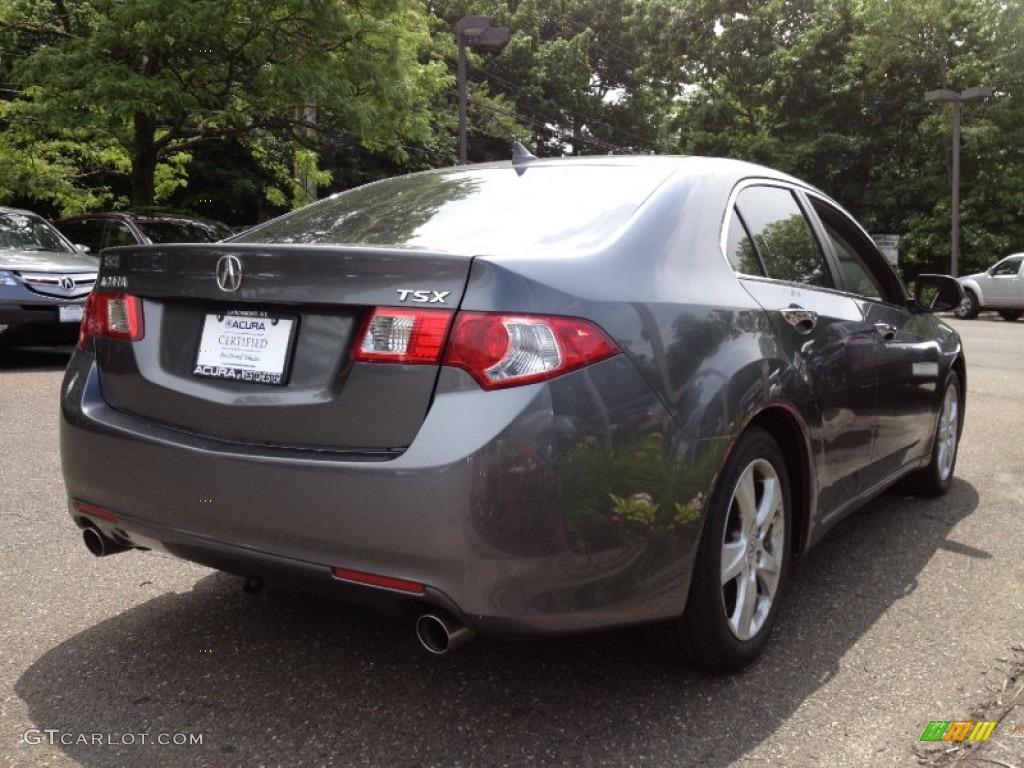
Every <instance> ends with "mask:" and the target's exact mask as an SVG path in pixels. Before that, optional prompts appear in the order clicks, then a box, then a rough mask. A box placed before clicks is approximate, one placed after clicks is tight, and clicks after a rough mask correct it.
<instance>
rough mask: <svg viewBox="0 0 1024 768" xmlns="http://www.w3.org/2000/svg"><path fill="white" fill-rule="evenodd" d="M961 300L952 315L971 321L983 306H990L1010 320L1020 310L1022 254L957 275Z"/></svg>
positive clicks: (1023, 276)
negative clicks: (969, 273)
mask: <svg viewBox="0 0 1024 768" xmlns="http://www.w3.org/2000/svg"><path fill="white" fill-rule="evenodd" d="M959 280H960V285H962V286H963V287H964V294H965V297H966V298H965V299H964V301H963V303H962V304H960V306H959V307H957V308H956V316H957V317H961V318H963V319H965V320H973V319H974V318H975V317H977V316H978V313H979V312H981V311H982V310H985V309H994V310H995V311H996V312H998V313H999V316H1000V317H1001V318H1003V319H1004V320H1009V321H1010V322H1013V321H1015V320H1016V319H1017V318H1019V317H1020V316H1021V313H1022V312H1024V253H1015V254H1012V255H1011V256H1007V257H1006V258H1005V259H1003V260H1002V261H998V262H996V263H995V264H993V265H992V266H991V267H989V268H988V269H987V270H985V271H984V272H978V273H977V274H974V275H966V276H964V277H961V278H959Z"/></svg>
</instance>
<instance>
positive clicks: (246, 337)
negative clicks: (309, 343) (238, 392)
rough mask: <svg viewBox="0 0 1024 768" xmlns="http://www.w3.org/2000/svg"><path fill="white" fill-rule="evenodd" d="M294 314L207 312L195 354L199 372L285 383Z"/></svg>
mask: <svg viewBox="0 0 1024 768" xmlns="http://www.w3.org/2000/svg"><path fill="white" fill-rule="evenodd" d="M294 332H295V318H293V317H272V316H271V315H270V314H268V313H266V312H244V311H236V312H227V313H224V314H208V315H207V316H206V318H205V319H204V320H203V334H202V337H201V338H200V340H199V352H198V353H197V355H196V364H195V368H194V369H193V370H192V373H193V374H194V375H196V376H208V377H211V378H215V379H232V380H234V381H251V382H254V383H257V384H277V385H283V384H284V383H285V382H286V374H287V370H288V357H289V352H290V351H291V346H292V337H293V336H294Z"/></svg>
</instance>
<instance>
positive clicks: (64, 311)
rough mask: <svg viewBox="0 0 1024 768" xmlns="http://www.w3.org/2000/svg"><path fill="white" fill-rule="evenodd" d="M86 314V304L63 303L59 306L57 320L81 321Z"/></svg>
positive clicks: (67, 321) (64, 321)
mask: <svg viewBox="0 0 1024 768" xmlns="http://www.w3.org/2000/svg"><path fill="white" fill-rule="evenodd" d="M84 316H85V305H84V304H61V305H60V306H58V307H57V321H58V322H61V323H80V322H82V318H83V317H84Z"/></svg>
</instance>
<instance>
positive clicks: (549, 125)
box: [447, 90, 628, 153]
mask: <svg viewBox="0 0 1024 768" xmlns="http://www.w3.org/2000/svg"><path fill="white" fill-rule="evenodd" d="M447 93H448V94H449V95H454V94H455V92H454V91H451V90H448V91H447ZM469 100H470V101H471V102H472V103H473V105H474V106H476V107H480V108H481V109H486V110H487V111H489V112H495V113H497V114H501V115H505V116H506V117H514V118H516V119H517V120H519V121H521V122H525V123H530V124H531V125H535V126H538V127H540V128H543V129H544V130H546V131H550V132H551V133H553V134H554V135H555V136H556V137H558V138H560V139H562V140H565V141H568V142H582V143H584V144H591V145H593V146H596V147H600V148H601V149H605V150H607V151H609V152H618V153H625V152H628V150H627V149H626V148H625V147H620V146H618V145H617V144H610V143H609V142H607V141H602V140H601V139H595V138H593V137H591V136H584V135H582V134H581V135H578V136H573V135H571V134H568V133H566V132H565V131H564V130H560V129H559V128H558V123H557V121H554V120H544V119H538V118H536V117H531V116H529V115H524V114H522V113H520V112H514V111H512V110H509V109H503V108H501V107H498V106H495V105H493V104H488V103H486V102H483V101H480V100H479V99H476V98H475V97H473V96H470V97H469Z"/></svg>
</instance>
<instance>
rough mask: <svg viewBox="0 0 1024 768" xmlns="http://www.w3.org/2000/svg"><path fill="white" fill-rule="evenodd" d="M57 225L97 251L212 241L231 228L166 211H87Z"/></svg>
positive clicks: (227, 232) (93, 251) (76, 241)
mask: <svg viewBox="0 0 1024 768" xmlns="http://www.w3.org/2000/svg"><path fill="white" fill-rule="evenodd" d="M55 224H56V226H57V228H58V229H59V230H60V231H61V232H63V233H64V234H65V235H67V236H68V237H69V238H70V239H71V240H72V241H74V242H75V243H81V244H83V245H86V246H88V248H89V250H90V251H91V252H92V253H96V254H98V253H99V252H100V251H102V250H103V249H104V248H112V247H116V246H121V245H148V244H150V243H213V242H216V241H217V240H223V239H224V238H226V237H230V236H231V228H230V227H228V226H227V225H226V224H222V223H220V222H219V221H213V220H211V219H200V218H195V217H188V216H177V215H173V214H166V213H88V214H84V215H82V216H72V217H70V218H67V219H61V220H60V221H57V222H55Z"/></svg>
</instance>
